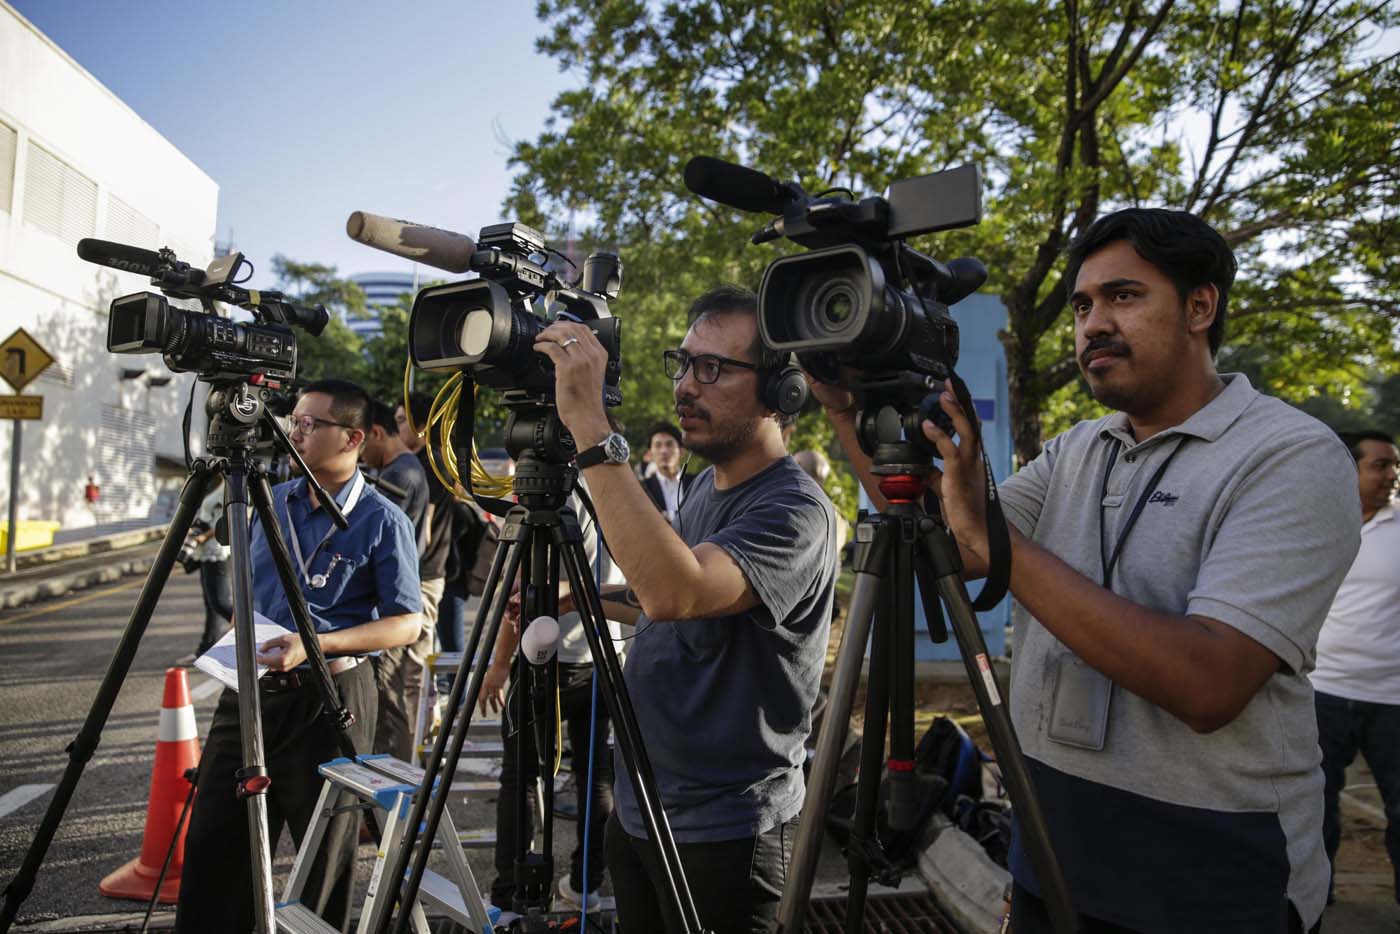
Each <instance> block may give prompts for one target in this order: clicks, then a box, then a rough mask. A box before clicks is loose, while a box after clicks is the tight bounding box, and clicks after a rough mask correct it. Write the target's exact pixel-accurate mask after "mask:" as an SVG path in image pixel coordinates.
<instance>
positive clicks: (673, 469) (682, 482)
mask: <svg viewBox="0 0 1400 934" xmlns="http://www.w3.org/2000/svg"><path fill="white" fill-rule="evenodd" d="M647 453H648V454H650V455H651V457H650V460H649V463H651V464H653V465H655V467H656V470H655V472H653V473H651V474H649V475H648V476H647V477H646V478H645V479H644V480H642V488H643V489H645V490H646V491H647V495H648V496H650V497H651V501H652V502H653V503H655V504H656V508H657V509H659V510H661V514H662V515H663V516H665V517H666V521H667V522H671V523H674V522H675V521H676V513H677V512H678V511H679V510H680V504H681V500H683V499H684V498H685V494H686V493H687V492H688V491H689V489H690V484H691V482H692V481H694V479H695V477H694V475H693V474H688V473H686V472H685V463H684V461H685V459H686V458H687V457H688V455H687V454H686V452H685V450H684V449H682V447H681V432H680V429H679V428H677V427H676V426H675V425H672V424H671V423H670V422H657V423H656V424H654V425H652V426H651V428H650V429H649V430H648V431H647Z"/></svg>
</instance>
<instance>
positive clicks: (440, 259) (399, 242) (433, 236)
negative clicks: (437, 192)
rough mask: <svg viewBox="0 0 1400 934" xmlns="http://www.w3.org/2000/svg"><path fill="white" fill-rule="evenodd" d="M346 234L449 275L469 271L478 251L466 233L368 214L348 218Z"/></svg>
mask: <svg viewBox="0 0 1400 934" xmlns="http://www.w3.org/2000/svg"><path fill="white" fill-rule="evenodd" d="M345 233H346V234H347V235H348V236H349V237H350V239H351V240H355V241H358V242H359V243H363V244H364V245H365V246H372V247H374V248H375V249H376V250H383V251H384V252H385V253H393V254H394V255H395V256H402V257H404V258H405V259H411V260H415V261H416V262H419V263H423V264H425V265H427V266H432V267H434V268H435V269H445V270H447V271H448V272H467V271H469V270H470V269H471V268H472V254H473V253H475V252H476V242H475V241H474V240H472V238H471V237H468V236H466V235H465V234H459V233H454V232H453V231H451V230H440V229H439V228H437V227H428V226H425V225H423V224H415V223H413V222H412V221H401V220H395V219H394V218H392V217H380V216H379V215H378V214H371V213H369V212H368V211H354V212H352V213H351V214H350V216H349V217H347V218H346V219H345Z"/></svg>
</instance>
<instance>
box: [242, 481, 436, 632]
mask: <svg viewBox="0 0 1400 934" xmlns="http://www.w3.org/2000/svg"><path fill="white" fill-rule="evenodd" d="M354 486H355V480H354V479H353V478H352V480H351V481H350V482H349V483H346V484H345V486H343V487H341V489H340V490H339V491H338V492H337V493H336V494H335V497H334V499H335V501H336V503H337V504H338V505H340V506H341V507H342V508H344V506H345V502H346V499H347V497H348V496H349V493H350V490H351V488H352V487H354ZM363 486H364V489H363V492H362V493H361V495H360V498H359V501H358V502H357V503H356V504H355V508H354V509H353V510H351V512H350V513H349V515H347V516H346V518H347V519H348V520H349V527H348V528H344V529H335V530H334V531H332V522H331V516H330V513H328V512H327V511H326V510H325V509H324V508H322V507H320V506H317V507H316V508H315V509H312V508H311V502H310V499H309V491H308V489H307V485H306V480H305V479H298V480H292V481H290V482H288V483H281V484H278V485H277V486H275V487H273V488H272V505H273V508H274V509H275V510H276V512H277V518H278V521H279V522H280V523H281V525H282V535H283V537H284V538H287V536H290V535H293V534H295V535H296V536H297V541H298V542H299V543H300V545H301V554H302V557H303V558H304V559H305V560H306V563H307V570H308V572H309V574H310V576H311V577H313V578H314V577H315V576H316V575H318V574H324V575H325V577H326V583H325V586H323V587H313V586H311V584H310V583H308V581H307V580H306V579H305V577H304V576H303V575H302V570H301V568H300V566H299V565H298V563H297V560H296V554H295V552H292V550H291V540H290V538H288V539H287V550H288V552H289V554H290V556H291V559H292V565H293V569H294V571H295V573H296V574H297V576H298V578H300V584H301V590H302V593H303V594H304V595H305V596H306V602H307V604H308V606H309V608H310V610H311V618H312V619H313V620H314V621H315V623H316V631H317V632H335V631H337V630H341V629H349V628H350V627H351V626H358V625H360V624H361V623H367V622H369V621H370V620H374V619H381V618H383V617H387V616H399V615H402V614H404V613H418V612H420V611H421V610H422V608H423V602H422V595H421V591H420V588H419V580H418V547H417V542H416V540H415V539H414V534H413V523H411V522H409V520H408V517H407V516H405V515H404V514H403V510H401V509H399V508H398V507H397V506H395V505H394V504H393V503H391V502H389V501H388V500H387V499H385V498H384V497H383V496H382V495H380V494H379V492H377V491H376V490H375V489H374V488H373V487H371V486H369V485H368V484H364V485H363ZM328 534H329V537H327V535H328ZM251 552H252V565H253V606H254V608H255V609H257V611H258V612H259V613H261V614H263V615H264V616H266V617H268V618H269V619H271V620H272V621H273V622H275V623H278V624H280V625H282V626H285V627H286V628H287V629H289V630H292V631H295V630H296V621H295V620H294V619H293V618H292V611H291V607H290V605H289V604H288V602H287V596H286V594H285V593H284V592H283V590H282V579H281V578H280V577H278V575H277V566H276V565H275V564H274V563H273V560H272V551H271V549H270V548H269V547H268V543H267V535H266V533H265V532H264V530H263V528H262V524H261V523H260V522H254V523H253V528H252V545H251Z"/></svg>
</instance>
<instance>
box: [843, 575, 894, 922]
mask: <svg viewBox="0 0 1400 934" xmlns="http://www.w3.org/2000/svg"><path fill="white" fill-rule="evenodd" d="M894 551H896V552H897V551H898V549H895V550H894ZM891 557H894V554H893V552H892V553H891ZM896 579H897V575H896ZM894 602H895V593H894V588H892V587H885V588H884V589H883V591H882V593H881V594H880V597H879V601H878V603H877V604H876V607H875V631H874V632H873V633H872V634H871V638H870V676H869V678H868V679H867V681H866V690H865V734H864V735H863V736H862V737H861V747H860V776H859V778H858V779H857V780H856V809H855V814H854V815H853V818H852V821H851V838H850V840H848V841H847V843H846V865H847V866H848V867H849V868H850V882H851V888H850V893H849V895H848V896H847V898H846V930H847V931H848V932H852V934H861V932H862V931H863V930H864V918H865V894H866V891H867V890H868V889H869V887H870V872H871V858H872V856H874V855H875V854H877V853H879V851H880V823H879V808H880V778H881V768H880V767H881V765H882V764H883V761H884V758H885V735H886V725H887V718H888V715H889V709H890V682H891V680H892V679H891V674H892V671H893V664H894V661H895V659H894V658H893V656H892V655H891V652H890V648H891V643H892V642H893V641H894V640H893V638H892V637H893V635H894V633H893V632H892V629H893V627H895V626H897V625H898V620H899V614H898V609H897V607H895V606H894V605H893V604H894ZM828 715H829V714H828ZM842 745H845V744H844V742H843V743H842Z"/></svg>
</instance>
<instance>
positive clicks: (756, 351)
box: [686, 283, 797, 428]
mask: <svg viewBox="0 0 1400 934" xmlns="http://www.w3.org/2000/svg"><path fill="white" fill-rule="evenodd" d="M727 314H739V315H752V316H753V319H754V323H755V324H757V323H758V296H757V295H755V294H754V292H753V290H752V289H746V288H744V287H743V286H742V285H731V284H727V283H726V284H724V285H717V286H715V287H714V288H712V289H710V290H709V291H708V292H706V293H705V294H704V295H701V296H700V297H699V298H697V299H696V300H695V301H693V302H691V304H690V311H689V312H688V313H687V314H686V323H687V324H689V325H690V326H692V327H693V326H694V325H695V324H696V323H697V322H699V321H701V320H702V319H710V318H713V317H715V316H716V315H727ZM749 354H750V355H751V356H752V357H753V359H754V361H755V362H756V363H757V364H758V385H759V390H760V392H761V391H762V388H763V387H764V386H765V385H766V384H767V380H768V377H769V375H770V374H773V373H777V372H778V371H779V370H781V369H782V368H783V367H785V366H788V365H789V364H790V363H791V362H792V355H791V354H789V353H787V352H786V351H779V350H771V349H769V347H768V346H767V345H766V344H764V343H763V336H762V334H761V333H760V332H759V331H758V330H757V329H755V333H754V338H753V345H752V346H751V347H750V348H749ZM777 415H778V425H779V427H781V428H786V427H787V426H788V425H790V424H791V423H792V422H794V421H796V420H797V415H796V414H793V415H784V414H783V413H781V412H779V413H777Z"/></svg>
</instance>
